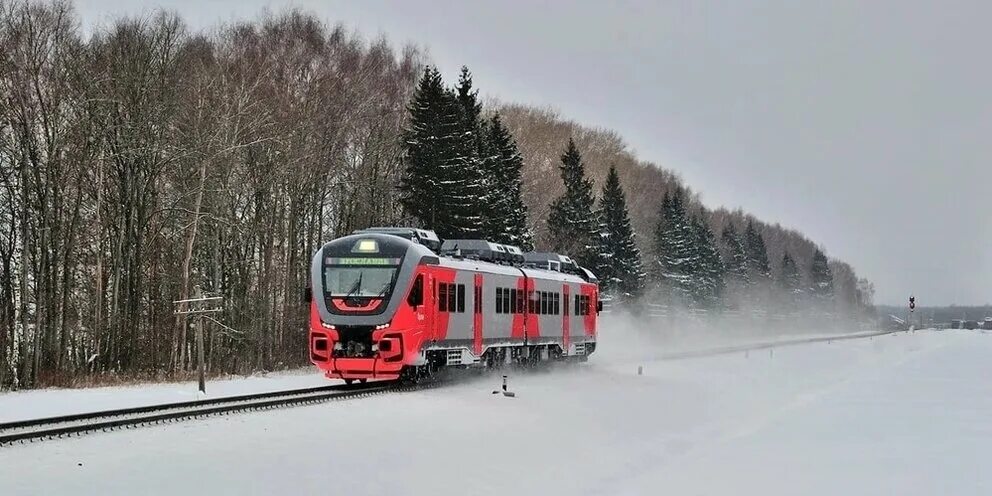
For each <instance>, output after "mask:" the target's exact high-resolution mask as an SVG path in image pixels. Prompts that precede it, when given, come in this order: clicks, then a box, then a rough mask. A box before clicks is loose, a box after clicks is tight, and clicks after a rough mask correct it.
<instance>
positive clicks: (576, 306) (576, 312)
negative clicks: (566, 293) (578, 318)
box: [572, 295, 579, 315]
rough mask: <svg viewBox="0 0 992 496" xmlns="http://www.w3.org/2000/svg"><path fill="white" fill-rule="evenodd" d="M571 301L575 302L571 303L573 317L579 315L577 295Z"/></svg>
mask: <svg viewBox="0 0 992 496" xmlns="http://www.w3.org/2000/svg"><path fill="white" fill-rule="evenodd" d="M572 299H573V300H575V302H574V303H573V305H574V308H573V309H572V311H573V312H575V315H578V314H579V295H575V298H572Z"/></svg>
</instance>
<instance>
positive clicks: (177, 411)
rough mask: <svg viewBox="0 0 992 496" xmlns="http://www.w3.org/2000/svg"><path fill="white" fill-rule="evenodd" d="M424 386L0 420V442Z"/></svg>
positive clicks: (320, 390)
mask: <svg viewBox="0 0 992 496" xmlns="http://www.w3.org/2000/svg"><path fill="white" fill-rule="evenodd" d="M427 387H432V384H431V383H427V384H418V385H413V386H411V385H405V384H401V383H398V382H395V381H389V382H369V383H365V384H354V385H332V386H320V387H313V388H305V389H292V390H286V391H272V392H265V393H257V394H246V395H239V396H228V397H223V398H214V399H210V400H200V401H184V402H177V403H163V404H157V405H148V406H140V407H133V408H121V409H115V410H106V411H97V412H89V413H79V414H72V415H62V416H56V417H47V418H39V419H29V420H21V421H15V422H7V423H3V424H0V446H2V445H6V444H11V443H16V442H21V443H23V442H24V441H33V440H35V439H47V438H55V437H65V436H68V435H76V434H83V433H87V432H93V431H98V430H99V431H107V430H113V429H117V428H122V427H126V428H130V427H132V426H138V425H143V424H158V423H162V422H169V421H176V420H184V419H192V418H197V417H206V416H212V415H219V414H228V413H234V412H246V411H254V410H264V409H271V408H278V407H287V406H296V405H306V404H315V403H322V402H326V401H331V400H342V399H348V398H358V397H363V396H372V395H377V394H382V393H386V392H401V391H412V390H415V389H424V388H427ZM64 424H70V425H64ZM11 431H13V432H11Z"/></svg>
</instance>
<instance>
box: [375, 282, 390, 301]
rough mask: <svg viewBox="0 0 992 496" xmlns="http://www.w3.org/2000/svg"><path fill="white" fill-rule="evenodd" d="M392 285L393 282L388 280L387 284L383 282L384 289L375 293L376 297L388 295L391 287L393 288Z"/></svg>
mask: <svg viewBox="0 0 992 496" xmlns="http://www.w3.org/2000/svg"><path fill="white" fill-rule="evenodd" d="M392 287H393V285H392V284H391V283H388V282H387V283H386V284H383V285H382V289H381V290H380V291H379V294H377V295H375V297H376V298H382V297H384V296H386V293H388V292H389V289H390V288H392Z"/></svg>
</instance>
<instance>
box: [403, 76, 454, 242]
mask: <svg viewBox="0 0 992 496" xmlns="http://www.w3.org/2000/svg"><path fill="white" fill-rule="evenodd" d="M444 100H445V89H444V82H443V81H442V80H441V73H440V72H438V70H437V68H435V67H433V66H427V67H425V68H424V75H423V77H421V78H420V82H419V83H418V84H417V89H416V91H415V92H414V94H413V101H412V102H411V103H410V106H409V107H408V110H409V112H410V124H409V128H407V129H406V130H404V132H403V136H402V140H403V149H404V156H403V165H404V171H403V176H402V178H401V180H400V185H399V189H400V191H401V197H400V203H401V204H402V205H403V208H404V210H406V212H407V213H408V214H409V215H411V216H413V217H415V218H417V219H418V220H420V222H421V224H422V225H424V226H425V227H427V228H428V229H434V228H435V226H436V224H437V216H438V213H439V212H440V211H441V210H442V209H443V208H444V205H443V202H442V199H441V197H440V196H439V195H436V194H433V193H429V192H433V191H437V189H438V187H439V184H438V179H439V176H438V173H439V171H440V169H441V163H442V162H443V161H445V160H447V156H448V150H446V146H445V143H444V142H443V140H441V139H440V138H441V137H442V136H443V135H444V133H446V132H447V126H449V125H450V123H449V122H446V117H448V116H445V115H444V112H443V111H442V109H443V107H444V106H445V103H444Z"/></svg>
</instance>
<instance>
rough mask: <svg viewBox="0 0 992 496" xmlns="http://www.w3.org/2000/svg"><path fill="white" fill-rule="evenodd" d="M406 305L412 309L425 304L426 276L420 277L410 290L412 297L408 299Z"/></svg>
mask: <svg viewBox="0 0 992 496" xmlns="http://www.w3.org/2000/svg"><path fill="white" fill-rule="evenodd" d="M406 303H407V304H408V305H410V306H411V307H418V306H420V305H423V304H424V276H423V274H421V275H418V276H417V278H416V279H415V280H414V281H413V287H412V288H410V295H409V296H407V297H406Z"/></svg>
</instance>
